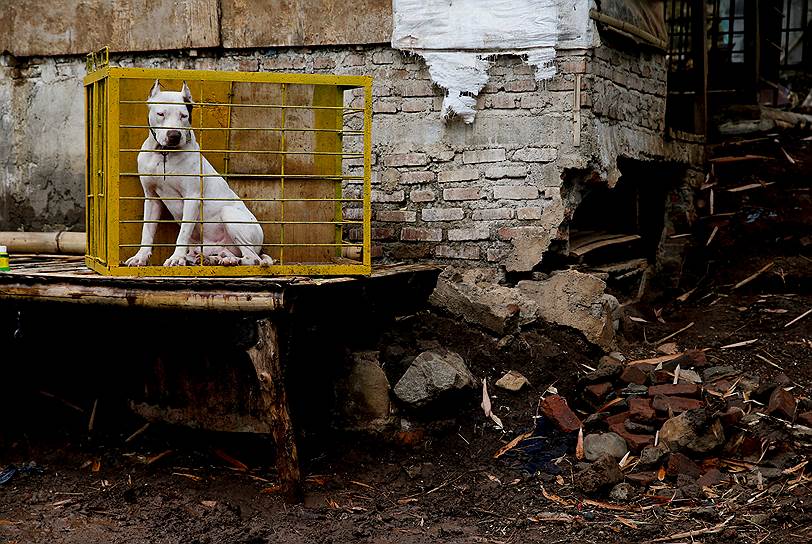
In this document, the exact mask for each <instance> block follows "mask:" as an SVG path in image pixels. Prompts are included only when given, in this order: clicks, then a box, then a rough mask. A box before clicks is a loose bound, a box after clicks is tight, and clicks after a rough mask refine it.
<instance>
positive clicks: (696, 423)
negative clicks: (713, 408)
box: [660, 408, 725, 453]
mask: <svg viewBox="0 0 812 544" xmlns="http://www.w3.org/2000/svg"><path fill="white" fill-rule="evenodd" d="M660 441H661V442H662V443H663V444H665V445H666V446H668V449H670V450H671V451H682V450H688V451H693V452H696V453H707V452H709V451H712V450H714V449H716V448H718V447H719V446H721V445H722V444H724V442H725V432H724V429H723V428H722V424H721V422H720V421H719V419H713V420H712V421H708V416H707V413H706V412H705V409H704V408H700V409H697V410H690V411H688V412H683V413H681V414H680V415H678V416H675V417H672V418H671V419H669V420H668V421H666V422H665V423H663V427H662V429H660Z"/></svg>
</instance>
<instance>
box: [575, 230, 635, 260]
mask: <svg viewBox="0 0 812 544" xmlns="http://www.w3.org/2000/svg"><path fill="white" fill-rule="evenodd" d="M635 240H640V235H639V234H628V235H625V234H618V235H616V236H613V237H612V238H608V239H604V240H598V241H596V242H591V243H588V244H585V245H582V246H580V247H577V248H575V249H572V250H570V254H571V255H575V256H577V257H583V256H584V255H586V254H587V253H589V252H590V251H593V250H596V249H599V248H602V247H607V246H612V245H616V244H625V243H627V242H634V241H635Z"/></svg>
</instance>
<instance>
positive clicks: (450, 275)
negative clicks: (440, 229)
mask: <svg viewBox="0 0 812 544" xmlns="http://www.w3.org/2000/svg"><path fill="white" fill-rule="evenodd" d="M429 303H430V304H431V305H433V306H434V307H436V308H440V309H441V310H444V311H446V312H448V313H450V314H451V315H453V316H455V317H457V318H458V319H462V320H464V321H466V322H468V323H471V324H473V325H477V326H479V327H482V328H484V329H487V330H488V331H491V332H493V333H496V334H498V335H500V336H503V335H506V334H510V333H513V332H515V331H516V330H517V329H518V327H519V326H521V325H526V324H528V323H532V322H533V321H535V320H536V319H537V318H538V305H537V304H536V303H535V302H534V301H533V300H530V299H529V298H528V297H526V296H524V295H523V294H522V293H521V291H519V290H518V289H514V288H511V287H505V286H502V285H498V283H497V278H496V276H495V275H494V274H493V272H492V271H490V270H482V269H476V268H474V269H467V270H459V269H457V268H455V267H448V268H446V269H445V270H444V271H443V272H442V274H440V277H439V278H438V279H437V286H436V287H435V288H434V291H433V292H432V294H431V296H430V297H429Z"/></svg>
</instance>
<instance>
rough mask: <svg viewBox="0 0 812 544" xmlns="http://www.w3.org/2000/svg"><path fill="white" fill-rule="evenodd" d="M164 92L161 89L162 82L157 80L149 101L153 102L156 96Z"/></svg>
mask: <svg viewBox="0 0 812 544" xmlns="http://www.w3.org/2000/svg"><path fill="white" fill-rule="evenodd" d="M162 90H163V89H162V88H161V82H160V81H158V80H157V79H156V80H155V85H153V86H152V90H151V91H150V92H149V99H150V100H151V99H152V98H154V97H155V95H157V94H158V93H159V92H161V91H162Z"/></svg>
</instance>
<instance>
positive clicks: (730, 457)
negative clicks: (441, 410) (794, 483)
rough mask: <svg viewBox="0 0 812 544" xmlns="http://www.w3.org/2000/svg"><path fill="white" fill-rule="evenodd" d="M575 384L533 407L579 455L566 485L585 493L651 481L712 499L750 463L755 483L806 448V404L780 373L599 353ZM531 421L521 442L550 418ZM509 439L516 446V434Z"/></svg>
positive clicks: (615, 495)
mask: <svg viewBox="0 0 812 544" xmlns="http://www.w3.org/2000/svg"><path fill="white" fill-rule="evenodd" d="M679 365H685V367H686V368H685V369H683V368H682V367H681V366H679ZM687 370H691V372H690V373H689V372H686V371H687ZM700 374H701V376H702V378H699V376H700ZM697 380H698V381H699V382H700V383H695V382H696V381H697ZM578 389H579V390H580V394H578V395H573V396H571V397H570V398H569V401H570V402H568V399H566V398H565V396H564V394H563V393H561V394H549V393H548V394H546V396H545V397H544V398H543V399H542V400H541V402H540V403H539V413H540V414H541V415H542V416H543V419H544V420H546V421H548V422H549V423H550V424H552V425H553V426H554V427H555V429H557V431H556V432H563V433H564V434H563V436H564V437H569V438H570V439H571V440H572V445H571V449H570V450H569V452H570V453H575V455H576V457H577V459H579V460H585V461H586V462H580V463H579V462H577V461H576V460H573V461H572V462H574V463H576V466H577V469H576V471H575V473H574V476H573V477H574V480H573V483H574V485H575V488H576V489H578V490H579V491H581V492H583V493H585V494H588V495H593V496H594V495H598V494H607V495H608V496H609V498H611V499H612V500H615V501H619V502H623V501H627V500H631V499H632V498H634V497H635V496H637V495H638V494H639V492H638V489H641V490H645V489H646V488H647V487H648V486H650V485H655V484H656V485H657V486H658V490H657V494H658V495H664V496H668V497H670V498H673V497H676V498H680V497H685V498H702V497H713V496H716V495H714V493H715V491H713V487H714V486H717V485H720V484H723V483H726V482H727V481H728V480H729V479H730V478H732V477H731V476H730V473H739V472H743V471H744V470H745V469H746V470H750V471H751V472H749V473H748V475H747V478H748V479H747V481H750V479H752V481H753V483H754V485H759V486H760V485H762V483H761V482H764V481H768V480H771V479H777V478H780V477H784V476H785V475H786V474H792V473H794V472H793V471H797V470H798V468H799V467H800V468H803V466H804V465H805V460H806V459H807V455H808V452H809V449H810V448H812V428H810V427H808V426H807V423H808V422H809V421H810V418H809V415H812V414H810V413H809V409H810V407H812V403H811V402H810V400H809V399H808V398H807V397H805V396H801V397H796V396H795V395H794V394H793V388H792V384H791V382H789V380H788V379H786V377H785V376H784V375H783V374H779V375H778V376H776V377H775V378H773V379H772V380H771V381H769V382H766V381H762V380H761V379H760V378H759V377H758V376H755V375H750V374H746V373H743V372H742V371H739V370H736V369H734V368H732V367H723V366H711V367H709V366H708V361H707V360H706V358H705V355H704V353H703V352H701V351H695V350H694V351H687V352H679V351H678V350H677V351H676V352H675V353H673V354H672V355H670V356H669V355H665V356H660V357H657V358H654V359H647V360H632V361H625V362H621V361H620V360H618V359H616V358H614V357H610V356H604V357H602V358H601V360H600V362H599V363H598V364H597V365H595V370H594V371H592V372H590V373H588V374H586V375H584V376H582V377H581V379H580V380H579V382H578ZM748 400H749V401H752V402H747V401H748ZM535 425H536V431H535V433H538V436H533V435H531V436H530V437H529V438H526V439H525V440H539V439H545V440H546V438H545V436H547V434H549V431H545V429H547V428H549V425H548V426H545V425H544V424H539V423H536V424H535ZM545 433H547V434H545ZM581 433H582V434H581ZM576 435H578V436H583V442H579V445H578V446H577V448H576V446H575V438H576ZM550 436H552V435H550ZM579 440H580V439H579ZM515 447H516V448H517V449H519V450H520V451H522V449H523V448H522V442H519V444H518V445H516V446H515ZM529 447H530V448H532V446H529ZM531 464H532V461H531ZM751 476H752V478H751ZM741 481H742V482H744V481H745V480H741ZM798 481H800V480H798ZM663 489H665V490H667V492H665V491H663ZM610 490H611V491H610Z"/></svg>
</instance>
